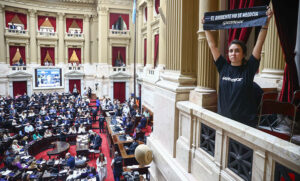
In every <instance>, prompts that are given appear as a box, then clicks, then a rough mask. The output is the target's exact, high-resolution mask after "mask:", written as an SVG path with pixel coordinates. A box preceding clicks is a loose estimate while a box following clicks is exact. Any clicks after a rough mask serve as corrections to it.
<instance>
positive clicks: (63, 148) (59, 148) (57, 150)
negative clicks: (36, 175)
mask: <svg viewBox="0 0 300 181" xmlns="http://www.w3.org/2000/svg"><path fill="white" fill-rule="evenodd" d="M52 144H53V145H54V149H53V150H51V151H48V152H47V155H48V156H49V159H50V158H51V156H53V155H58V156H60V157H64V155H65V154H66V153H67V152H68V151H69V148H70V144H69V143H67V142H65V141H55V142H53V143H52Z"/></svg>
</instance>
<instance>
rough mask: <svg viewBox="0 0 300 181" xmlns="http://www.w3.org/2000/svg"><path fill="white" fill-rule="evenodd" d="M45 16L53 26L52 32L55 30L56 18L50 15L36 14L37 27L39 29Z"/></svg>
mask: <svg viewBox="0 0 300 181" xmlns="http://www.w3.org/2000/svg"><path fill="white" fill-rule="evenodd" d="M46 18H48V20H49V21H50V23H51V24H52V26H53V28H54V32H56V18H55V17H51V16H38V29H39V30H40V27H41V25H42V24H43V23H44V21H45V20H46Z"/></svg>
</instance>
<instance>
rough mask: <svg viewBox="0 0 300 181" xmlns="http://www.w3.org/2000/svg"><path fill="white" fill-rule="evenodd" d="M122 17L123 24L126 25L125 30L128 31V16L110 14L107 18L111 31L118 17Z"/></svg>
mask: <svg viewBox="0 0 300 181" xmlns="http://www.w3.org/2000/svg"><path fill="white" fill-rule="evenodd" d="M120 16H121V17H122V19H123V20H124V22H125V23H126V25H127V29H128V30H129V15H128V14H119V13H110V15H109V17H110V19H109V27H110V29H112V25H113V24H115V23H116V21H117V20H118V18H119V17H120Z"/></svg>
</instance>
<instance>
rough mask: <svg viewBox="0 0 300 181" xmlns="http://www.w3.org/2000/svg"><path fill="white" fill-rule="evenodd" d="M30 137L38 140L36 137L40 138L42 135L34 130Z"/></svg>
mask: <svg viewBox="0 0 300 181" xmlns="http://www.w3.org/2000/svg"><path fill="white" fill-rule="evenodd" d="M32 138H33V140H38V139H41V138H43V137H42V136H41V135H40V133H39V132H38V131H35V133H34V134H33V136H32Z"/></svg>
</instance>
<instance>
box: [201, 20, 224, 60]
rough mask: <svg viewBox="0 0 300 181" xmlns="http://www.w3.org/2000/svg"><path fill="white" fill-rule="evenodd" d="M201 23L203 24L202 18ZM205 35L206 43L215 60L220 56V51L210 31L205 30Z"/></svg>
mask: <svg viewBox="0 0 300 181" xmlns="http://www.w3.org/2000/svg"><path fill="white" fill-rule="evenodd" d="M202 24H204V19H202ZM205 36H206V39H207V43H208V46H209V48H210V51H211V53H212V55H213V58H214V61H216V60H217V59H218V58H219V57H220V55H221V54H220V51H219V49H218V47H217V44H216V41H215V38H214V36H213V34H212V32H211V31H209V30H205Z"/></svg>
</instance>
